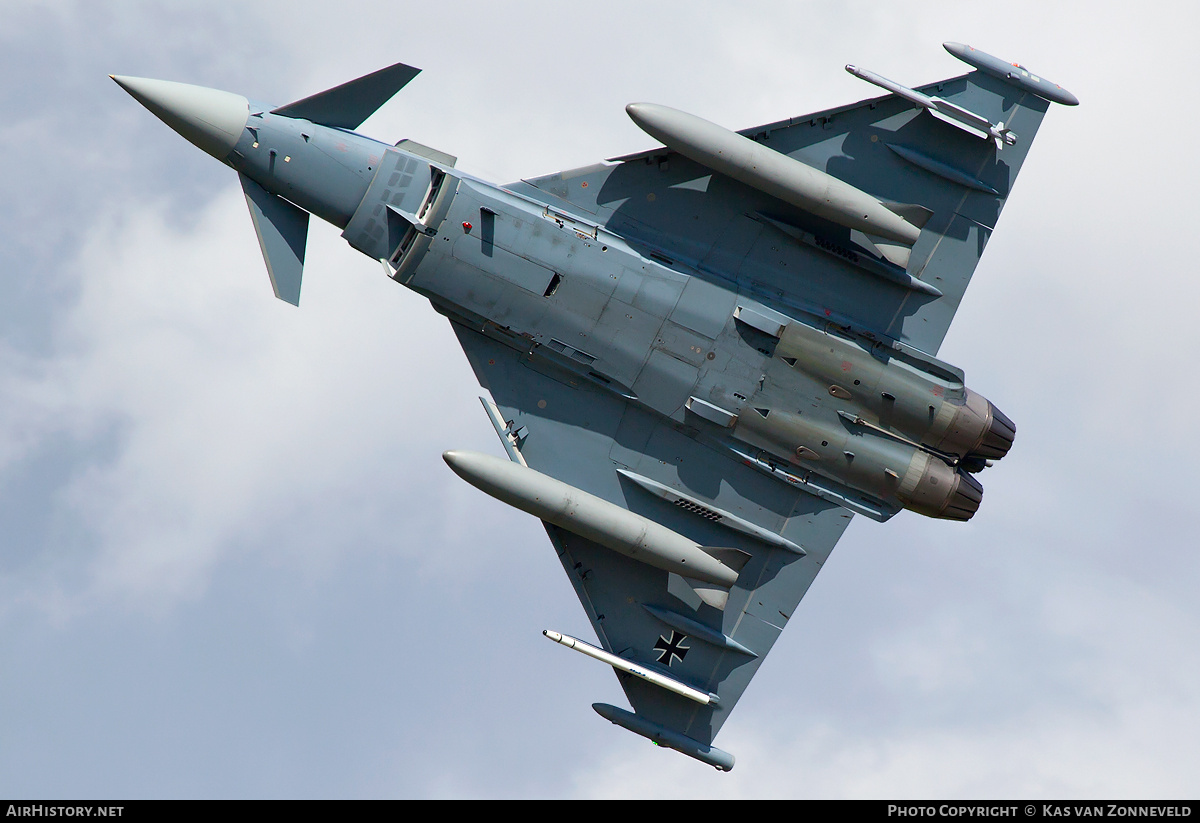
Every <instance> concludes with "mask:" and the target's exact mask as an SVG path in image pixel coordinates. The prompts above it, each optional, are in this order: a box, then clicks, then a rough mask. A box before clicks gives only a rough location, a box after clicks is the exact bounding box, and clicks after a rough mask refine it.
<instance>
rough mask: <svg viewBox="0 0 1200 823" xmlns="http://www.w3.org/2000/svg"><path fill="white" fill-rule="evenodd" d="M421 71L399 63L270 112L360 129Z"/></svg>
mask: <svg viewBox="0 0 1200 823" xmlns="http://www.w3.org/2000/svg"><path fill="white" fill-rule="evenodd" d="M420 73H421V70H420V69H417V68H413V67H412V66H406V65H404V64H403V63H396V64H395V65H393V66H388V67H387V68H386V69H380V70H379V71H375V72H371V73H370V74H367V75H363V76H362V77H359V78H358V79H356V80H351V81H350V82H348V83H342V85H340V86H334V87H333V88H331V89H326V90H325V91H321V92H317V93H316V94H314V95H311V96H310V97H305V98H304V99H303V100H297V101H296V102H294V103H288V104H287V105H286V106H280V107H279V108H277V109H272V110H271V113H272V114H282V115H283V116H284V117H298V118H301V119H303V120H310V121H312V122H313V123H316V124H317V125H320V126H329V127H331V128H335V129H357V128H358V127H359V126H361V125H362V122H363V121H364V120H366V119H367V118H368V117H370V116H371V115H372V114H374V113H375V112H376V110H377V109H378V108H379V107H380V106H382V105H383V104H384V103H386V102H387V101H388V100H391V99H392V96H393V95H394V94H395V93H396V92H398V91H400V89H402V88H404V87H405V86H406V85H408V82H409V81H410V80H412V79H413V78H414V77H416V76H417V75H418V74H420Z"/></svg>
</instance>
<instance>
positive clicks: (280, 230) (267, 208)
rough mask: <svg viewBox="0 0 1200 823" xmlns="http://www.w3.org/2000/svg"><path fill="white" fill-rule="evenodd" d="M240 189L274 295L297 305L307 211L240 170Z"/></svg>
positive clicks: (302, 273) (306, 230)
mask: <svg viewBox="0 0 1200 823" xmlns="http://www.w3.org/2000/svg"><path fill="white" fill-rule="evenodd" d="M238 177H239V178H241V181H242V191H244V192H245V193H246V205H247V206H248V207H249V209H250V219H251V220H253V221H254V231H255V233H256V234H257V235H258V245H259V247H260V248H261V249H262V254H263V260H264V261H265V262H266V264H267V275H268V276H269V277H270V278H271V288H272V289H273V290H274V291H275V296H276V297H278V298H279V299H280V300H283V301H284V302H287V303H291V304H292V305H293V306H299V305H300V281H301V279H302V278H303V276H304V247H305V245H306V244H307V242H308V212H306V211H304V210H303V209H301V208H298V207H296V206H293V205H292V204H291V203H289V202H288V201H286V200H284V199H283V198H282V197H278V196H276V195H274V194H271V193H270V192H268V191H267V190H266V189H264V188H263V187H262V186H260V185H258V183H255V182H254V181H253V180H251V179H250V178H249V177H247V176H246V175H244V174H239V175H238Z"/></svg>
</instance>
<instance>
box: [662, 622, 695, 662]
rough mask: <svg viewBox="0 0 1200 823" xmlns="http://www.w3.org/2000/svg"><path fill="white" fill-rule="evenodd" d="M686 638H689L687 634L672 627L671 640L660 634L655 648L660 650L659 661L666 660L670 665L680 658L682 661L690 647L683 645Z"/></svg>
mask: <svg viewBox="0 0 1200 823" xmlns="http://www.w3.org/2000/svg"><path fill="white" fill-rule="evenodd" d="M685 640H687V635H686V634H680V633H679V632H677V631H675V630H674V629H671V639H670V640H667V638H665V637H662V636H659V638H658V642H657V643H655V644H654V650H655V651H656V652H658V662H659V663H662V662H663V661H664V660H665V661H666V663H667V666H670V665H671V664H672V663H674V662H675V660H676V658H678V659H679V662H680V663H682V662H683V658H684V657H686V656H687V653H688V649H689V647H688V646H685V645H683V641H685Z"/></svg>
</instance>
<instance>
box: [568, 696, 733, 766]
mask: <svg viewBox="0 0 1200 823" xmlns="http://www.w3.org/2000/svg"><path fill="white" fill-rule="evenodd" d="M592 708H593V709H594V710H595V711H596V714H598V715H600V716H601V717H603V718H604V719H605V720H607V721H608V722H609V723H613V724H615V725H617V726H620V727H621V728H623V729H625V730H626V731H631V732H633V733H634V734H640V735H641V736H642V737H645V738H647V739H649V740H651V741H653V742H654V743H657V744H658V745H660V746H666V747H667V748H668V749H674V750H675V751H677V752H679V753H680V754H686V755H687V756H688V757H692V758H695V759H696V760H699V761H700V762H701V763H707V764H708V765H710V766H712V767H713V768H715V769H716V770H717V771H722V772H728V771H732V770H733V766H734V764H735V763H736V762H737V758H736V757H734V756H733V755H732V754H730V753H729V752H727V751H725V750H723V749H718V748H717V747H716V746H711V745H709V744H707V743H701V742H700V741H699V740H693V739H692V738H690V737H688V736H687V735H684V734H680V733H679V732H675V731H671V730H670V729H668V728H667V727H666V726H663V725H661V724H659V723H655V722H654V721H652V720H647V719H646V718H644V717H641V716H640V715H636V714H634V713H633V712H627V711H625V710H624V709H618V708H617V707H616V706H610V705H609V704H608V703H593V704H592Z"/></svg>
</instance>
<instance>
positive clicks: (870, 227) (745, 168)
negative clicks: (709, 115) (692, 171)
mask: <svg viewBox="0 0 1200 823" xmlns="http://www.w3.org/2000/svg"><path fill="white" fill-rule="evenodd" d="M625 111H626V112H627V113H628V114H629V117H630V118H631V119H632V120H633V122H634V123H636V124H637V125H638V128H640V129H641V130H642V131H644V132H646V134H648V135H650V136H651V137H653V138H654V139H656V140H660V141H662V143H663V145H665V146H667V148H670V149H672V150H674V151H677V152H679V153H680V154H682V155H683V156H684V157H687V158H689V159H690V160H694V161H696V162H697V163H700V164H701V165H703V166H707V167H708V168H710V169H712V170H713V171H717V172H720V173H721V174H724V175H727V176H729V177H732V178H733V179H734V180H737V181H739V182H741V183H745V184H746V185H747V186H751V187H753V188H756V189H758V190H759V191H762V192H766V193H767V194H770V195H771V196H773V197H778V198H779V199H780V200H783V201H784V202H786V203H790V204H791V205H793V206H796V207H797V208H799V209H803V210H804V211H807V212H811V213H812V214H815V215H817V216H818V217H822V218H824V219H826V220H830V221H832V222H834V223H837V224H838V225H841V226H847V227H849V228H851V229H857V230H858V231H861V232H862V233H863V234H866V235H868V236H871V237H877V238H883V239H884V240H891V241H894V242H896V243H900V244H903V245H905V246H909V247H911V246H912V244H913V243H915V242H916V241H917V236H918V235H919V234H920V233H921V228H920V226H918V225H914V224H913V223H911V222H909V221H908V220H907V219H905V218H904V217H902V216H901V215H900V214H897V213H896V212H895V211H893V210H892V209H891V208H889V207H888V206H887V205H885V204H884V203H883V202H882V201H881V200H879V199H878V198H876V197H873V196H872V195H870V194H867V193H866V192H865V191H862V190H861V189H858V188H855V187H854V186H852V185H850V184H849V183H847V182H845V181H844V180H839V179H838V178H836V177H834V176H832V175H830V174H826V173H825V172H823V171H821V170H820V169H815V168H813V167H812V166H809V165H807V164H805V163H801V162H800V161H799V160H795V159H793V158H791V157H789V156H787V155H786V154H782V153H780V152H777V151H774V150H773V149H769V148H767V147H766V146H764V145H762V144H761V143H756V142H755V141H753V140H751V139H750V138H748V137H743V136H742V135H740V134H738V133H737V132H733V131H730V130H729V129H726V128H723V127H721V126H718V125H717V124H715V123H710V122H709V121H707V120H704V119H702V118H700V117H697V116H696V115H694V114H688V113H687V112H682V111H678V110H676V109H672V108H669V107H667V106H660V105H657V104H655V103H630V104H629V105H628V106H626V107H625ZM908 208H910V209H912V211H913V212H914V213H915V214H919V213H920V209H919V208H912V207H908ZM927 216H928V215H927V214H926V215H925V217H927ZM914 219H921V218H917V217H914ZM922 223H923V220H922Z"/></svg>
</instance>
